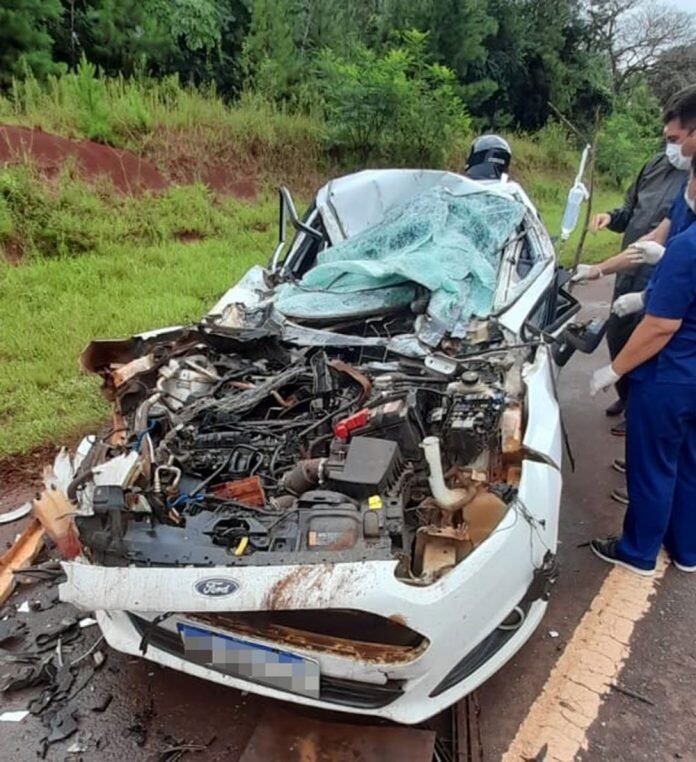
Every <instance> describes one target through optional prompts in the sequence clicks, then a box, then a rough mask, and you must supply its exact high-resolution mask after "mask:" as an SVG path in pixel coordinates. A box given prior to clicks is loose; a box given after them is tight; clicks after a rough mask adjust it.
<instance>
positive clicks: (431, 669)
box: [60, 461, 561, 724]
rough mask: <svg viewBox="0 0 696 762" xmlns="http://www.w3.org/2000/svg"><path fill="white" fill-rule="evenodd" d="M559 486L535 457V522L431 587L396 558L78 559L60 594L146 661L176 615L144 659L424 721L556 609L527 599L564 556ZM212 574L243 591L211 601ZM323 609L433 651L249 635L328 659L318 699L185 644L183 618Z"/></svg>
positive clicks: (527, 482)
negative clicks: (355, 650) (193, 562)
mask: <svg viewBox="0 0 696 762" xmlns="http://www.w3.org/2000/svg"><path fill="white" fill-rule="evenodd" d="M560 488H561V477H560V474H559V472H558V470H557V469H555V468H553V467H552V466H549V465H546V464H544V463H537V462H531V461H525V463H524V467H523V469H522V479H521V482H520V486H519V495H520V499H521V501H522V503H523V504H524V505H525V506H526V507H527V509H528V510H529V511H530V512H531V514H532V515H533V516H534V518H535V519H536V521H535V522H534V526H532V525H531V524H530V523H529V522H528V521H527V520H526V519H525V518H524V517H523V516H522V514H521V512H519V511H516V510H510V511H509V512H508V514H507V515H506V516H505V518H504V519H503V521H502V522H501V524H500V526H499V527H498V528H497V529H496V530H495V531H494V533H493V534H492V535H491V537H489V538H488V539H487V540H486V541H485V542H484V543H483V544H482V545H481V546H480V547H479V548H477V549H476V550H475V551H474V552H473V553H472V554H471V555H470V556H469V557H468V558H467V559H466V560H465V561H463V562H462V563H460V564H459V565H458V566H457V567H455V568H454V569H452V570H451V571H450V572H449V573H448V574H446V575H445V576H443V577H442V578H441V579H439V580H438V581H437V582H435V583H434V584H432V585H429V586H427V587H418V586H414V585H409V584H405V583H404V582H401V581H400V580H398V579H397V578H396V577H395V576H394V570H395V567H396V561H363V562H355V563H341V564H318V565H287V566H269V567H251V566H249V567H238V568H234V569H230V568H227V567H214V568H207V569H206V568H173V567H166V568H137V567H126V568H123V567H119V568H113V567H98V566H91V565H89V564H86V563H80V562H74V563H65V564H64V567H65V570H66V572H67V575H68V580H67V582H65V583H64V584H63V585H61V589H60V594H61V598H62V600H65V601H69V602H71V603H74V604H76V605H78V606H80V607H82V608H85V609H89V610H94V611H96V612H97V620H98V621H99V624H100V627H101V628H102V631H103V633H104V636H105V638H106V640H107V642H108V643H109V644H110V645H111V646H112V647H114V648H116V649H117V650H120V651H124V652H126V653H129V654H133V655H141V650H140V646H141V642H142V639H143V630H144V628H145V629H147V628H148V625H147V622H148V621H150V620H152V619H153V618H154V617H155V616H156V615H157V613H159V612H174V614H173V615H172V616H170V617H169V618H168V619H166V620H163V621H162V622H161V623H160V624H159V625H157V628H156V629H155V628H150V632H149V637H148V640H149V644H148V647H147V649H146V651H145V658H147V659H150V660H152V661H155V662H158V663H160V664H163V665H165V666H168V667H171V668H173V669H179V670H181V671H183V672H186V673H189V674H192V675H196V676H198V677H202V678H204V679H208V680H212V681H214V682H218V683H221V684H223V685H229V686H230V687H234V688H238V689H240V690H246V691H253V692H255V693H260V694H262V695H265V696H270V697H273V698H278V699H282V700H286V701H287V700H291V701H295V702H297V703H301V704H306V705H310V706H316V707H321V708H325V709H332V710H340V711H346V712H357V713H361V714H367V715H374V716H380V717H386V718H389V719H391V720H394V721H397V722H401V723H406V724H414V723H418V722H421V721H423V720H425V719H427V718H428V717H431V716H433V715H435V714H437V713H438V712H440V711H441V710H443V709H445V708H446V707H448V706H450V705H452V704H453V703H455V702H456V701H458V700H459V699H460V698H462V697H463V696H465V695H466V694H467V693H470V692H471V691H472V690H474V689H475V688H476V687H477V686H479V685H480V684H481V683H483V682H484V681H485V680H486V679H488V677H490V676H491V675H492V674H493V673H494V672H495V671H496V670H498V669H499V668H500V667H501V666H502V665H503V664H504V663H505V662H506V661H507V660H508V659H509V658H510V657H511V656H513V655H514V654H515V652H516V651H517V650H519V648H520V647H521V646H522V645H523V644H524V642H525V641H526V640H527V639H528V638H529V636H530V635H531V634H532V632H533V631H534V629H535V628H536V626H537V625H538V624H539V621H540V620H541V618H542V616H543V613H544V609H545V607H546V603H545V602H544V601H543V600H535V601H533V602H531V603H529V601H528V597H527V594H528V590H529V588H530V585H531V584H532V581H533V579H534V572H535V569H537V568H539V567H540V566H541V565H542V562H543V559H544V556H545V555H546V553H547V552H548V551H551V552H554V551H555V545H556V533H557V521H558V505H559V500H560ZM213 577H214V578H217V579H228V580H232V581H233V582H234V583H236V585H237V587H236V589H235V590H234V592H232V593H231V594H229V595H224V596H218V597H207V596H204V595H201V594H200V587H201V585H200V583H201V582H203V581H204V580H206V579H210V578H213ZM525 601H526V603H525V606H524V607H525V608H526V616H525V618H524V621H523V622H522V624H521V625H520V626H519V627H518V628H517V629H515V630H514V631H513V632H511V633H510V632H509V631H507V632H506V634H505V637H500V636H499V635H500V632H501V631H500V630H498V626H499V625H500V624H501V623H502V622H503V620H505V619H506V617H507V616H508V615H509V614H510V612H512V611H513V609H514V608H515V607H516V606H518V605H519V604H520V603H521V602H525ZM527 604H528V605H527ZM324 608H332V609H339V608H340V609H350V610H358V611H366V612H372V613H374V614H377V615H380V616H382V617H387V618H391V619H393V620H395V621H396V620H398V621H400V622H404V623H405V624H406V625H407V626H408V627H410V628H411V629H413V630H415V631H417V632H419V633H421V634H422V635H423V636H425V637H426V638H427V639H428V641H429V644H428V647H427V648H425V649H424V650H422V651H421V652H420V653H419V654H418V655H417V656H416V657H415V658H414V659H412V660H411V661H406V662H403V661H402V662H398V663H394V662H392V663H390V662H389V661H380V660H376V659H374V658H373V659H370V660H363V659H360V658H354V657H349V656H347V655H345V654H339V653H336V652H332V651H331V649H326V650H321V651H317V650H311V651H310V650H304V649H301V648H296V647H292V648H289V647H287V646H284V645H283V644H282V643H281V642H269V641H264V640H262V639H260V638H250V637H247V636H246V635H245V636H244V638H245V640H247V641H252V642H258V643H259V644H261V645H274V646H277V647H278V648H285V649H286V650H290V651H292V652H294V653H296V654H298V655H300V656H305V657H307V658H313V659H318V661H319V664H320V668H321V675H322V689H321V692H320V697H319V699H315V698H309V697H307V696H302V695H297V694H293V693H288V692H285V691H282V690H278V689H276V688H271V687H268V686H266V685H261V684H257V683H253V682H250V681H248V680H244V679H240V678H237V677H232V676H230V675H228V674H223V673H222V672H220V671H218V670H216V669H213V668H209V667H207V666H203V665H200V664H197V663H194V662H193V661H190V660H188V659H186V658H185V655H184V654H183V653H182V650H181V648H180V646H178V645H177V638H178V634H177V629H176V624H177V621H181V620H182V619H185V615H184V614H183V612H189V613H193V612H199V613H208V614H209V613H212V612H245V611H268V610H278V609H293V610H297V609H313V610H316V609H324ZM177 612H179V613H177ZM167 633H169V635H167ZM179 643H180V640H179ZM457 667H459V671H458V672H456V671H455V673H454V675H453V674H452V673H453V670H455V668H457ZM447 678H449V680H447V681H446V679H447ZM443 681H446V682H445V683H444V687H443Z"/></svg>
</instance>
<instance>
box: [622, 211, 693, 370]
mask: <svg viewBox="0 0 696 762" xmlns="http://www.w3.org/2000/svg"><path fill="white" fill-rule="evenodd" d="M685 206H687V205H686V203H685ZM687 209H688V206H687ZM689 211H690V210H689ZM670 219H672V218H671V217H670ZM645 313H646V314H647V315H652V316H653V317H659V318H668V319H670V320H681V321H682V324H681V327H680V328H679V330H678V331H677V332H676V333H675V334H674V336H672V338H671V339H670V340H669V343H668V344H667V346H665V347H664V348H663V349H662V350H661V351H660V352H658V353H657V355H655V357H652V358H650V360H648V361H647V362H644V363H643V364H642V365H639V366H638V367H637V368H635V369H634V370H633V371H632V372H631V374H630V375H631V378H634V379H637V380H639V381H663V382H667V383H672V384H696V224H694V223H693V222H692V224H691V225H689V227H687V228H686V230H684V231H683V232H681V233H678V234H677V235H675V236H673V237H670V239H669V241H668V244H667V248H666V250H665V253H664V256H663V257H662V259H661V260H660V261H659V263H658V265H657V266H656V267H655V271H654V272H653V276H652V278H651V280H650V286H649V288H648V291H647V293H646V301H645Z"/></svg>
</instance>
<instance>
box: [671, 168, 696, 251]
mask: <svg viewBox="0 0 696 762" xmlns="http://www.w3.org/2000/svg"><path fill="white" fill-rule="evenodd" d="M688 182H689V181H688V180H686V181H685V182H684V184H683V185H682V187H681V188H680V189H679V193H677V195H676V196H675V198H674V201H672V206H671V207H670V209H669V214H668V215H667V217H669V222H670V226H669V235H668V236H667V241H665V244H667V243H669V241H671V240H672V238H674V236H675V235H679V233H683V232H684V231H685V230H686V229H687V228H688V227H689V225H691V224H692V223H693V222H696V214H694V213H693V212H692V211H691V207H690V206H689V205H688V204H687V203H686V200H685V199H684V192H685V191H686V185H687V183H688Z"/></svg>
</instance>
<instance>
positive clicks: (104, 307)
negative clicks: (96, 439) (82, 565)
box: [0, 198, 276, 455]
mask: <svg viewBox="0 0 696 762" xmlns="http://www.w3.org/2000/svg"><path fill="white" fill-rule="evenodd" d="M228 209H229V211H230V213H233V215H234V220H233V223H234V224H233V225H231V226H230V230H229V231H228V232H227V233H226V235H225V236H224V238H223V237H217V238H212V239H207V240H203V241H194V242H191V243H180V242H175V241H169V242H165V243H158V244H151V245H142V244H135V245H134V244H132V243H121V244H119V243H114V242H109V243H108V244H105V245H103V246H102V247H101V248H100V250H99V251H98V252H96V253H87V254H82V255H81V256H79V257H68V256H56V257H54V258H51V259H48V258H43V259H41V258H36V259H34V260H33V261H28V262H26V263H24V264H22V265H21V266H19V267H11V266H7V265H0V293H1V294H2V298H1V299H0V424H1V426H2V431H3V436H2V438H0V455H1V454H8V453H13V452H21V451H26V450H28V449H30V448H31V447H32V446H34V445H37V444H40V443H43V442H46V441H55V442H59V441H60V440H61V439H62V438H64V437H66V436H68V435H70V434H71V433H74V432H75V431H76V430H78V429H83V428H85V427H87V426H90V425H96V424H98V423H99V421H101V420H103V419H104V417H105V415H106V414H107V412H108V408H107V405H106V403H105V402H104V401H103V400H102V398H101V396H100V394H99V392H98V386H99V383H98V381H99V380H98V379H97V378H96V377H89V376H85V375H83V374H82V373H80V371H79V370H78V362H77V361H78V357H79V354H80V352H81V351H82V349H83V348H84V347H85V345H86V344H87V343H88V342H89V341H90V340H91V339H92V338H109V337H119V336H128V335H131V334H132V333H134V332H138V331H142V330H145V329H149V328H152V327H157V326H165V325H175V324H178V323H180V322H184V323H185V322H187V321H193V320H195V319H197V318H198V317H200V315H201V314H203V313H204V312H205V311H206V310H207V309H208V308H209V307H211V306H212V304H213V303H214V302H215V300H216V299H217V298H218V296H220V295H221V294H222V293H223V292H224V291H225V290H226V288H227V287H228V286H229V285H231V284H232V283H234V282H235V281H236V280H237V279H238V278H239V277H240V276H241V275H242V273H243V272H244V271H245V270H246V269H247V268H249V267H250V266H251V265H252V264H255V263H257V262H265V261H266V260H267V259H268V256H269V253H270V252H271V251H272V247H273V242H274V239H275V236H276V230H275V226H274V225H272V224H270V223H271V222H272V221H273V220H274V219H275V216H276V201H275V199H270V198H269V199H265V200H263V201H261V202H260V203H259V204H257V205H256V206H251V205H247V204H243V203H234V204H232V203H230V204H229V206H228ZM232 228H233V230H232Z"/></svg>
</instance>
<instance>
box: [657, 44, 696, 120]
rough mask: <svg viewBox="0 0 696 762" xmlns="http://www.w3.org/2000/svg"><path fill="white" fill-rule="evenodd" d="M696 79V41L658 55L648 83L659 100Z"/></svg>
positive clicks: (666, 99) (662, 102)
mask: <svg viewBox="0 0 696 762" xmlns="http://www.w3.org/2000/svg"><path fill="white" fill-rule="evenodd" d="M695 80H696V42H693V43H692V44H691V45H678V46H676V47H674V48H669V50H665V51H664V52H663V53H660V55H659V56H658V57H657V61H656V62H655V65H654V66H653V67H652V69H651V70H650V72H649V73H648V83H649V85H650V89H651V90H652V92H653V93H654V95H655V97H656V98H657V99H658V101H659V102H660V103H661V104H662V105H664V104H665V103H666V102H667V101H668V100H669V98H670V97H671V96H672V95H674V93H676V92H678V91H679V90H681V89H682V88H684V87H687V86H688V85H693V84H694V81H695Z"/></svg>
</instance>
